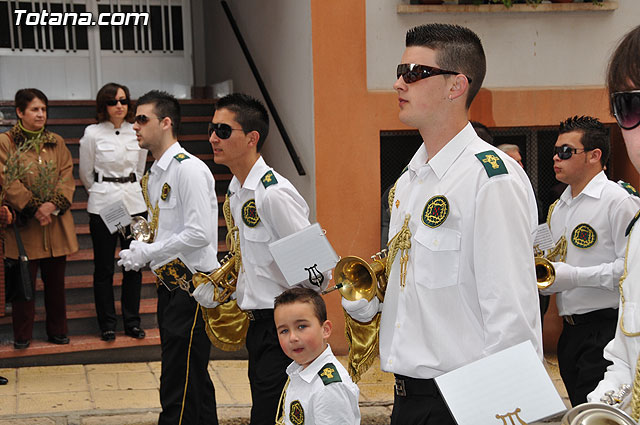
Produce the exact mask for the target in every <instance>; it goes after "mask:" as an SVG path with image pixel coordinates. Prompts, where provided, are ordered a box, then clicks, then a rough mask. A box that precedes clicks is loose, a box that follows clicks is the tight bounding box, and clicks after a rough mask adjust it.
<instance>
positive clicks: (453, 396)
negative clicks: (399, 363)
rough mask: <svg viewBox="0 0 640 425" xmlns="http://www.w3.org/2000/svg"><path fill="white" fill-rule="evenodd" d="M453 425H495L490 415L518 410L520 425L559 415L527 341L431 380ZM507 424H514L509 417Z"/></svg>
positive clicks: (557, 402) (560, 409)
mask: <svg viewBox="0 0 640 425" xmlns="http://www.w3.org/2000/svg"><path fill="white" fill-rule="evenodd" d="M435 381H436V384H437V385H438V388H439V389H440V392H441V393H442V395H443V397H444V399H445V401H446V402H447V405H448V406H449V410H450V411H451V413H452V414H453V417H454V418H455V420H456V422H457V423H458V425H485V424H486V425H498V424H500V421H501V419H497V418H496V415H502V416H504V415H507V414H509V413H512V412H515V411H516V409H520V411H519V412H518V416H519V418H520V419H522V420H523V421H525V422H526V423H529V424H532V423H533V422H536V421H539V420H541V419H544V418H547V417H550V416H553V415H556V414H558V413H561V412H564V411H565V410H566V406H565V405H564V402H563V401H562V398H561V397H560V395H559V394H558V392H557V391H556V389H555V387H554V385H553V382H552V381H551V378H549V375H548V373H547V371H546V370H545V368H544V366H543V364H542V361H541V360H540V358H538V355H537V353H536V351H535V349H534V348H533V345H532V344H531V342H530V341H525V342H523V343H521V344H518V345H515V346H513V347H510V348H507V349H506V350H503V351H500V352H498V353H495V354H493V355H491V356H489V357H485V358H483V359H480V360H478V361H476V362H473V363H471V364H468V365H466V366H463V367H461V368H459V369H456V370H454V371H452V372H449V373H445V374H444V375H441V376H439V377H437V378H435ZM511 418H513V420H514V421H513V422H511V421H510V419H509V418H508V417H507V418H506V423H507V424H510V423H519V422H518V421H517V419H516V417H515V414H514V415H512V416H511Z"/></svg>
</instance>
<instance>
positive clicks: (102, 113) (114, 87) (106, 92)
mask: <svg viewBox="0 0 640 425" xmlns="http://www.w3.org/2000/svg"><path fill="white" fill-rule="evenodd" d="M118 89H122V91H124V95H125V96H126V97H127V99H129V106H128V109H127V115H126V116H125V117H124V119H125V121H128V122H133V116H134V111H135V108H134V105H132V104H131V95H130V94H129V88H128V87H127V86H123V85H122V84H118V83H107V84H105V85H104V86H102V88H101V89H100V90H99V91H98V94H97V95H96V118H97V119H98V122H103V121H109V119H110V117H109V112H107V101H108V100H113V99H115V98H116V94H118Z"/></svg>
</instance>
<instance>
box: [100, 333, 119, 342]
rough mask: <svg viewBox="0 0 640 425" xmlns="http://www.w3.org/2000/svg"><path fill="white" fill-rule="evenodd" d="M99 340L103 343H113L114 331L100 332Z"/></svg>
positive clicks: (114, 338)
mask: <svg viewBox="0 0 640 425" xmlns="http://www.w3.org/2000/svg"><path fill="white" fill-rule="evenodd" d="M100 339H101V340H103V341H107V342H109V341H115V340H116V333H115V331H104V332H102V335H101V336H100Z"/></svg>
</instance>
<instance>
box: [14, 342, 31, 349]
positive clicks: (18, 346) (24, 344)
mask: <svg viewBox="0 0 640 425" xmlns="http://www.w3.org/2000/svg"><path fill="white" fill-rule="evenodd" d="M29 345H31V341H29V340H26V341H14V342H13V348H15V349H16V350H24V349H25V348H29Z"/></svg>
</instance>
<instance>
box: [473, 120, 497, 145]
mask: <svg viewBox="0 0 640 425" xmlns="http://www.w3.org/2000/svg"><path fill="white" fill-rule="evenodd" d="M471 126H472V127H473V129H474V130H475V131H476V134H477V135H478V137H479V138H481V139H482V140H484V141H485V142H487V143H489V144H490V145H493V134H491V130H489V129H488V128H487V126H486V125H484V124H482V123H481V122H478V121H471Z"/></svg>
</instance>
